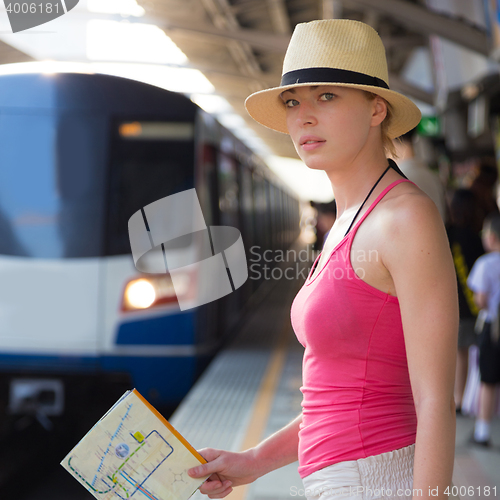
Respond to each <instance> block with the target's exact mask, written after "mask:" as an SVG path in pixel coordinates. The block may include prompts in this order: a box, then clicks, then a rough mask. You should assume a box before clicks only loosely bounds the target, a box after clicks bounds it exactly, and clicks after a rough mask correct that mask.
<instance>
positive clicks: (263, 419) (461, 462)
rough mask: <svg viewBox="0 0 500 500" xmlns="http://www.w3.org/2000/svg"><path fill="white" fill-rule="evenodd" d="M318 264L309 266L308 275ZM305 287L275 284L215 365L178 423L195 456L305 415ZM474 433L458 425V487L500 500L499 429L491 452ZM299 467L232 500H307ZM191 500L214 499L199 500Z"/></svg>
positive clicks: (243, 443)
mask: <svg viewBox="0 0 500 500" xmlns="http://www.w3.org/2000/svg"><path fill="white" fill-rule="evenodd" d="M311 264H312V263H311V262H302V265H303V266H306V267H307V270H309V268H310V266H311ZM284 265H285V267H286V266H291V263H290V262H288V263H284ZM276 274H278V273H276ZM283 276H285V275H284V274H283ZM301 285H302V280H300V279H299V280H287V279H286V278H284V277H283V278H282V279H280V280H276V282H275V283H274V286H273V287H272V288H271V289H270V290H268V292H267V296H265V297H262V298H261V300H260V304H259V305H258V306H257V307H256V308H255V310H254V311H253V313H252V316H251V318H250V319H249V320H248V321H247V322H246V323H245V325H244V327H243V328H242V329H241V332H240V333H239V336H238V338H235V339H234V342H233V343H232V344H231V345H230V346H229V347H228V349H226V350H225V351H224V352H222V353H221V354H220V355H219V356H218V357H217V358H216V359H215V360H214V361H213V362H212V364H211V365H210V367H209V368H208V370H207V371H206V372H205V373H204V375H203V376H202V377H201V378H200V380H199V381H198V382H197V384H196V385H195V387H194V388H193V389H192V390H191V392H190V393H189V395H188V397H187V398H186V399H185V400H184V401H183V403H182V404H181V405H180V407H179V408H178V409H177V410H176V411H175V413H174V414H173V416H172V417H171V419H170V421H171V422H172V423H173V425H174V426H175V427H176V428H178V429H179V431H180V432H181V433H183V434H184V435H185V436H186V437H187V438H188V439H189V440H190V441H191V443H192V444H193V446H195V447H196V448H198V449H200V448H205V447H212V448H221V449H226V450H231V451H239V450H244V449H247V448H249V447H252V446H254V445H256V444H257V443H258V442H260V441H261V440H262V439H265V438H266V437H268V436H270V435H271V434H272V433H274V432H275V431H277V430H278V429H280V428H281V427H282V426H284V425H286V424H287V423H289V422H290V421H291V420H293V419H294V418H295V417H296V416H297V415H298V414H299V413H300V411H301V407H300V403H301V398H302V394H301V392H300V386H301V362H302V353H303V348H302V346H301V345H300V344H299V343H298V341H297V339H296V338H295V335H294V333H293V330H292V327H291V323H290V306H291V303H292V301H293V298H294V296H295V294H296V293H297V291H298V290H299V288H300V286H301ZM473 426H474V419H473V418H472V417H467V416H458V417H457V434H456V453H455V467H454V476H453V483H454V485H455V486H456V487H457V491H458V493H459V494H460V496H461V498H462V499H463V500H465V499H467V500H480V499H483V497H493V498H495V496H496V497H500V421H499V420H498V419H496V420H494V422H493V436H492V442H493V446H492V447H491V448H481V447H477V446H474V445H471V444H469V442H468V441H469V438H470V436H471V434H472V430H473ZM297 465H298V464H297V463H294V464H291V465H289V466H287V467H284V468H282V469H280V470H277V471H274V472H272V473H270V474H268V475H266V476H264V477H262V478H260V479H258V480H257V481H255V482H254V483H252V484H251V485H247V486H240V487H236V488H235V489H234V490H233V492H232V493H231V494H230V495H229V496H228V497H227V498H229V499H230V500H285V499H287V500H290V498H291V497H299V498H300V497H301V496H302V498H304V497H303V495H304V493H303V486H302V482H301V480H300V477H299V475H298V472H297ZM495 488H496V489H495ZM301 490H302V491H301ZM192 498H193V499H194V500H200V499H202V498H207V497H205V496H204V495H201V494H200V493H199V492H197V493H196V494H195V495H194V496H193V497H192Z"/></svg>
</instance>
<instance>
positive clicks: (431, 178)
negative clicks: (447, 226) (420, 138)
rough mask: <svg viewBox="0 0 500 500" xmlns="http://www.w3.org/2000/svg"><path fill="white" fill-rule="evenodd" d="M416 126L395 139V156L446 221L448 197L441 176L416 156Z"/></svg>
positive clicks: (402, 168)
mask: <svg viewBox="0 0 500 500" xmlns="http://www.w3.org/2000/svg"><path fill="white" fill-rule="evenodd" d="M415 137H416V128H414V129H412V130H410V131H409V132H407V133H406V134H404V135H402V136H401V137H399V138H398V139H397V140H395V141H394V146H395V148H396V155H395V158H396V160H397V161H398V166H399V168H400V169H401V170H402V172H403V173H404V174H405V175H406V177H408V179H410V181H412V182H414V183H415V184H416V185H417V186H418V187H419V188H420V189H421V190H422V191H423V192H424V193H425V194H426V195H427V196H428V197H429V198H430V199H431V200H432V201H433V202H434V203H435V204H436V207H437V209H438V210H439V214H440V215H441V218H442V219H443V221H446V199H445V193H444V187H443V184H442V183H441V180H440V179H439V176H438V175H437V174H436V173H435V172H433V171H432V170H431V169H430V168H429V167H428V166H427V165H426V164H425V163H424V162H423V161H422V160H420V159H418V158H416V157H415V149H414V146H413V141H414V139H415Z"/></svg>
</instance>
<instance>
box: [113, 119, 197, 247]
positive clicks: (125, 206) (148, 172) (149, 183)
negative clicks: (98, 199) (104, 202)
mask: <svg viewBox="0 0 500 500" xmlns="http://www.w3.org/2000/svg"><path fill="white" fill-rule="evenodd" d="M110 165H111V168H110V179H109V197H108V203H109V205H108V207H109V208H108V222H107V228H106V238H105V241H106V248H105V254H106V255H124V254H129V253H130V242H129V237H128V220H129V219H130V217H131V216H132V215H133V214H134V213H135V212H137V211H138V210H140V209H141V208H143V207H144V206H146V205H149V204H150V203H153V202H154V201H157V200H159V199H161V198H164V197H166V196H170V195H172V194H175V193H179V192H181V191H185V190H186V189H191V188H193V187H194V124H193V123H192V122H159V121H136V120H128V121H119V122H115V124H114V134H113V143H112V146H111V157H110ZM179 217H182V214H179Z"/></svg>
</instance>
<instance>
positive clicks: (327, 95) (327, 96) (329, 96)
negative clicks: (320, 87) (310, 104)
mask: <svg viewBox="0 0 500 500" xmlns="http://www.w3.org/2000/svg"><path fill="white" fill-rule="evenodd" d="M334 97H335V94H332V93H331V92H326V93H325V94H321V95H320V96H319V99H320V101H331V100H332V99H333V98H334Z"/></svg>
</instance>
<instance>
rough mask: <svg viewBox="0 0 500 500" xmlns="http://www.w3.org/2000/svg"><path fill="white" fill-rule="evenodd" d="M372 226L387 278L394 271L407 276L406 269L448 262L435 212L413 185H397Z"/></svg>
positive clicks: (435, 208)
mask: <svg viewBox="0 0 500 500" xmlns="http://www.w3.org/2000/svg"><path fill="white" fill-rule="evenodd" d="M375 225H376V230H377V232H378V245H379V249H380V256H381V262H382V264H383V265H384V267H385V268H386V269H387V270H388V271H389V273H390V274H391V275H393V272H394V271H395V270H396V268H397V267H402V268H403V271H404V272H406V273H408V272H410V270H409V269H408V268H407V266H410V265H411V266H413V265H414V264H415V265H417V264H418V265H419V266H422V267H424V266H425V267H426V268H427V269H431V268H433V267H435V266H443V265H447V264H445V262H446V261H450V262H451V260H450V257H451V253H450V247H449V243H448V238H447V236H446V230H445V227H444V223H443V220H442V219H441V216H440V214H439V211H438V209H437V207H436V205H435V203H434V202H433V201H432V200H431V199H430V198H429V197H428V196H427V195H426V194H425V193H424V192H423V191H421V190H420V189H419V188H418V187H417V186H415V185H414V184H410V183H409V182H405V183H401V184H399V185H398V186H396V187H394V188H393V189H392V190H391V191H390V192H389V193H387V195H386V196H385V197H384V199H383V200H382V201H381V203H380V210H379V214H378V216H377V220H376V221H375ZM405 268H406V269H405Z"/></svg>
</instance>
